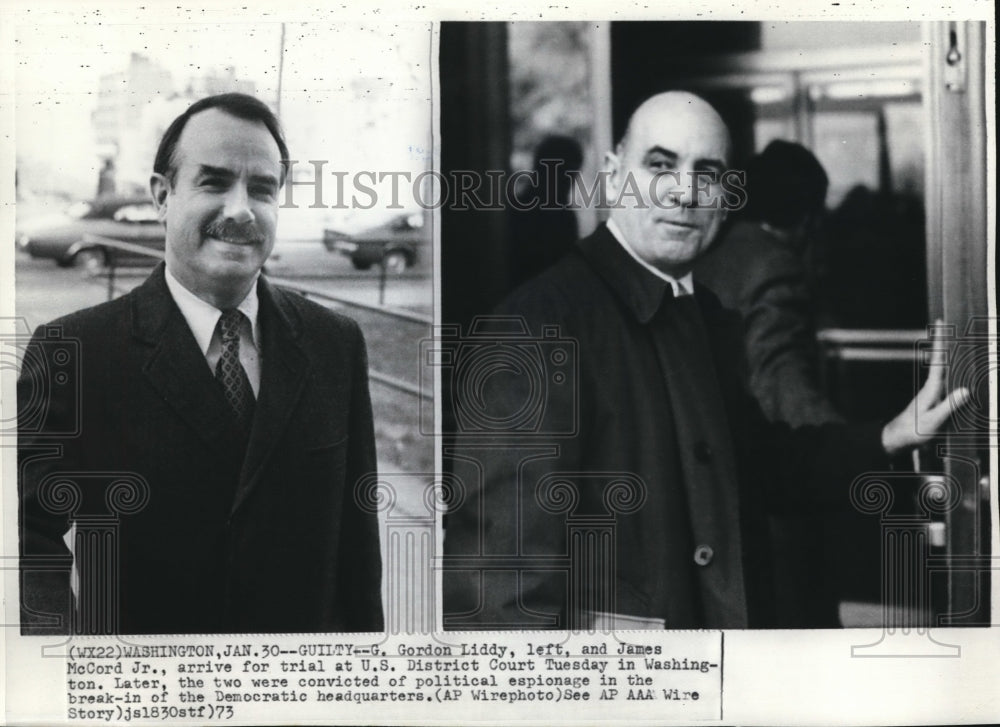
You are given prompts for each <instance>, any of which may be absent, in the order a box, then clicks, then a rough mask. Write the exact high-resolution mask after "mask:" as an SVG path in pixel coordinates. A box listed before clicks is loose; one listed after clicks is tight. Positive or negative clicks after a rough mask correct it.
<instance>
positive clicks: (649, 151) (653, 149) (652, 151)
mask: <svg viewBox="0 0 1000 727" xmlns="http://www.w3.org/2000/svg"><path fill="white" fill-rule="evenodd" d="M654 154H662V155H663V156H667V157H670V158H671V159H676V158H677V152H675V151H670V150H669V149H664V148H663V147H662V146H654V147H650V148H649V149H647V150H646V154H645V155H644V158H646V159H649V158H650V157H651V156H653V155H654Z"/></svg>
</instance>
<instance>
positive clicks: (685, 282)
mask: <svg viewBox="0 0 1000 727" xmlns="http://www.w3.org/2000/svg"><path fill="white" fill-rule="evenodd" d="M607 224H608V230H610V231H611V234H612V235H614V236H615V239H616V240H618V244H620V245H621V246H622V247H624V248H625V251H626V252H627V253H628V254H629V255H631V256H632V258H633V259H634V260H635V261H636V262H637V263H639V264H640V265H642V266H643V267H644V268H646V270H648V271H649V272H651V273H652V274H653V275H655V276H657V277H658V278H663V279H664V280H666V281H667V282H668V283H670V287H671V288H673V289H674V297H675V298H680V297H681V296H682V295H691V294H692V293H693V292H694V278H693V276H692V275H691V273H688V274H687V275H685V276H684V277H682V278H679V279H678V278H675V277H673V276H672V275H667V274H666V273H665V272H663V271H662V270H660V269H659V268H656V267H653V266H652V265H650V264H649V263H648V262H646V261H645V260H643V259H642V258H641V257H639V256H638V255H636V254H635V250H633V249H632V246H631V245H629V243H628V240H626V239H625V235H623V234H622V231H621V228H619V227H618V225H617V224H616V223H615V221H614V220H608V222H607Z"/></svg>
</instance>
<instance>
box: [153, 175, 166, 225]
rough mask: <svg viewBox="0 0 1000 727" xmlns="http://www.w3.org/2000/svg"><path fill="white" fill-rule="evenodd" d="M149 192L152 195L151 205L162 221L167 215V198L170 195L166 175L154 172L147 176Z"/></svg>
mask: <svg viewBox="0 0 1000 727" xmlns="http://www.w3.org/2000/svg"><path fill="white" fill-rule="evenodd" d="M149 192H150V194H152V195H153V206H154V207H156V213H157V215H158V216H159V218H160V222H163V221H164V220H165V218H166V216H167V198H168V197H169V196H170V194H169V193H170V180H169V179H167V177H166V175H163V174H159V173H156V172H154V173H153V175H152V176H151V177H150V178H149Z"/></svg>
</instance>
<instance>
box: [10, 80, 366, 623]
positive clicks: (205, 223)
mask: <svg viewBox="0 0 1000 727" xmlns="http://www.w3.org/2000/svg"><path fill="white" fill-rule="evenodd" d="M287 159H288V149H287V147H286V145H285V141H284V137H283V135H282V132H281V128H280V125H279V122H278V120H277V118H276V117H275V116H274V114H273V113H272V112H271V111H270V109H268V108H267V106H265V105H264V104H263V103H261V102H260V101H258V100H257V99H255V98H253V97H250V96H246V95H243V94H223V95H219V96H212V97H208V98H205V99H202V100H200V101H198V102H196V103H195V104H193V105H192V106H190V107H189V108H188V109H187V110H186V111H185V112H184V113H183V114H181V115H180V116H179V117H178V118H177V119H175V120H174V122H173V123H172V124H171V125H170V127H169V128H168V129H167V131H166V132H165V133H164V135H163V138H162V140H161V142H160V146H159V149H158V151H157V154H156V158H155V161H154V165H153V174H152V177H151V180H150V189H151V192H152V196H153V200H154V203H155V205H156V207H157V209H158V211H159V215H160V219H161V220H162V222H163V224H164V226H165V229H166V250H165V262H164V264H161V265H159V266H158V267H157V268H156V269H155V270H154V271H153V273H152V274H151V275H150V277H149V278H148V279H147V280H146V282H145V283H143V284H142V285H141V286H140V287H138V288H137V289H135V290H134V291H132V292H131V293H129V294H127V295H125V296H123V297H121V298H119V299H117V300H114V301H111V302H109V303H105V304H103V305H99V306H97V307H94V308H90V309H87V310H83V311H80V312H77V313H74V314H72V315H69V316H66V317H65V318H61V319H59V320H56V321H54V322H53V323H52V324H49V326H44V327H42V328H40V329H39V331H38V332H37V333H36V336H35V339H34V340H33V341H32V344H31V345H30V346H29V348H28V350H27V353H26V356H25V363H24V365H23V367H22V372H21V377H20V379H19V383H18V395H19V399H20V400H21V402H22V411H23V407H24V404H25V402H28V401H29V400H30V399H31V396H32V392H35V391H39V390H41V388H40V387H44V386H45V385H46V376H47V375H48V373H47V372H48V371H50V370H52V367H53V366H56V365H57V364H58V361H56V360H55V359H53V358H52V357H53V355H54V354H52V352H51V348H52V347H51V346H46V340H48V339H46V336H48V337H49V338H50V339H51V337H52V336H53V335H56V336H58V337H59V340H66V341H76V342H78V344H79V345H78V347H77V348H78V354H79V361H78V365H75V366H72V367H70V372H71V373H70V380H69V381H68V382H67V383H68V385H63V386H53V387H51V389H47V390H46V391H50V392H51V394H50V395H48V396H47V397H46V399H45V400H44V401H42V402H41V412H42V414H41V423H40V424H38V425H37V426H34V427H32V428H31V431H25V430H24V428H23V427H22V431H21V437H20V441H19V455H20V457H19V459H20V495H21V513H20V515H21V527H22V530H21V533H22V547H21V553H22V557H23V559H24V560H23V561H22V567H23V579H22V584H23V585H22V628H23V629H24V630H25V631H26V632H30V633H47V632H63V633H64V632H66V631H74V632H86V633H206V632H207V633H215V632H330V631H379V630H381V629H382V609H381V597H380V581H381V560H380V555H379V541H378V523H377V519H376V516H375V515H374V513H373V512H369V511H364V510H363V509H362V508H361V507H360V506H359V503H358V500H357V499H356V496H355V483H356V482H358V481H359V479H361V478H362V477H364V476H365V475H366V474H369V473H372V472H374V471H375V442H374V431H373V425H372V412H371V403H370V399H369V392H368V380H367V362H366V354H365V345H364V340H363V338H362V335H361V332H360V330H359V328H358V326H357V324H356V323H354V322H353V321H351V320H350V319H347V318H345V317H343V316H340V315H338V314H336V313H333V312H331V311H329V310H328V309H326V308H323V307H322V306H319V305H317V304H315V303H311V302H309V301H307V300H305V299H304V298H302V297H301V296H298V295H296V294H294V293H290V292H288V291H285V290H282V289H280V288H277V287H275V286H273V285H271V284H270V283H268V282H267V280H266V279H265V278H263V277H262V276H261V275H260V271H261V268H262V266H263V265H264V262H265V260H266V259H267V257H268V255H269V254H270V252H271V249H272V247H273V246H274V241H275V234H276V227H277V215H278V199H279V197H278V195H279V191H280V189H281V187H282V185H283V184H284V181H285V173H286V170H287ZM64 392H78V396H79V399H78V400H74V398H73V396H71V395H70V394H68V393H64ZM67 433H68V434H67ZM102 518H103V519H102ZM95 522H99V523H103V526H104V529H103V530H102V531H101V532H102V534H101V537H100V538H96V539H95V538H94V537H93V528H94V525H95ZM71 527H72V528H73V530H74V532H75V537H76V542H75V547H74V548H73V551H72V556H70V551H69V550H68V549H67V546H66V544H65V542H64V539H65V538H66V533H67V532H68V531H70V529H71ZM95 543H97V544H95ZM71 562H72V563H74V564H75V571H76V576H77V581H78V582H77V584H76V586H75V588H72V589H71V587H70V568H69V566H70V563H71ZM39 564H44V566H45V567H41V566H40V565H39ZM71 590H72V591H73V592H74V593H73V594H71Z"/></svg>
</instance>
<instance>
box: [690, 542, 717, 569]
mask: <svg viewBox="0 0 1000 727" xmlns="http://www.w3.org/2000/svg"><path fill="white" fill-rule="evenodd" d="M714 555H715V551H714V550H712V548H711V546H708V545H699V546H698V547H697V548H695V549H694V562H695V563H697V564H698V565H708V564H709V563H711V562H712V557H713V556H714Z"/></svg>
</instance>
